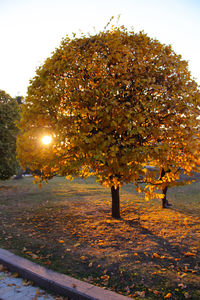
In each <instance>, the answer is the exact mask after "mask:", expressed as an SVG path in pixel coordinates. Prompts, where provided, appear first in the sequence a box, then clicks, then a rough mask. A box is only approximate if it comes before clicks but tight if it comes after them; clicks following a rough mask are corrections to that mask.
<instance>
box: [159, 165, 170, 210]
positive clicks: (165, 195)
mask: <svg viewBox="0 0 200 300" xmlns="http://www.w3.org/2000/svg"><path fill="white" fill-rule="evenodd" d="M166 172H170V170H168V171H165V170H164V169H163V168H162V169H161V172H160V178H159V180H162V177H164V176H165V174H166ZM167 190H168V185H166V186H164V187H162V193H163V194H164V197H163V198H162V208H168V207H169V206H172V204H170V203H169V202H168V200H167Z"/></svg>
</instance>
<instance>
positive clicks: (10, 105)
mask: <svg viewBox="0 0 200 300" xmlns="http://www.w3.org/2000/svg"><path fill="white" fill-rule="evenodd" d="M18 119H19V109H18V104H17V101H16V100H15V99H13V98H12V97H11V96H10V95H8V94H6V92H4V91H2V90H0V179H1V180H6V179H9V178H10V177H11V176H12V175H14V174H15V172H16V168H17V165H18V164H17V160H16V137H17V132H18V129H17V126H16V121H17V120H18Z"/></svg>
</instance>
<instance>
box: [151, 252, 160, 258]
mask: <svg viewBox="0 0 200 300" xmlns="http://www.w3.org/2000/svg"><path fill="white" fill-rule="evenodd" d="M152 257H155V258H160V255H159V254H158V253H154V254H153V255H152Z"/></svg>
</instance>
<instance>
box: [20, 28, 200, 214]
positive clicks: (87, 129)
mask: <svg viewBox="0 0 200 300" xmlns="http://www.w3.org/2000/svg"><path fill="white" fill-rule="evenodd" d="M199 114H200V93H199V89H198V86H197V84H196V82H195V81H194V80H192V78H191V76H190V72H189V71H188V66H187V62H185V61H184V60H182V58H181V56H180V55H176V54H175V53H174V51H173V50H172V49H171V47H170V46H165V45H162V44H161V43H159V42H158V41H157V40H154V39H151V38H149V37H148V36H147V35H146V34H144V33H143V32H140V33H134V32H129V31H127V30H126V29H124V28H112V29H111V30H106V31H104V32H100V33H98V34H97V35H95V36H89V37H85V36H82V37H80V38H74V39H70V38H69V37H66V38H65V39H64V40H63V41H62V43H61V45H60V47H59V48H58V49H56V50H55V52H54V53H53V55H52V56H51V57H50V58H48V59H47V60H46V62H45V63H44V65H43V66H41V67H40V68H39V69H38V70H37V72H36V76H35V77H34V78H33V80H32V81H31V84H30V86H29V89H28V96H27V98H26V103H25V104H24V105H23V114H22V119H21V122H20V124H19V126H20V129H21V134H20V136H19V138H18V152H19V157H20V159H21V162H22V164H23V165H24V167H27V166H28V167H30V168H31V169H32V170H35V169H40V170H41V172H42V176H41V179H42V180H43V179H45V178H50V177H51V176H53V174H54V173H57V174H61V175H65V176H67V178H68V177H69V176H71V175H72V176H82V177H87V176H89V175H91V174H92V175H95V176H96V178H97V180H98V181H100V182H101V183H102V184H104V185H106V186H108V187H110V188H111V192H112V216H113V217H115V218H119V217H120V207H119V189H120V187H121V186H122V185H123V184H124V183H129V182H133V183H135V184H138V179H139V178H143V182H148V183H150V184H149V185H146V186H145V193H146V197H151V195H152V193H153V191H154V190H155V189H158V188H160V187H161V188H162V187H164V186H166V185H169V184H172V183H174V182H176V179H177V178H178V176H179V171H178V170H179V169H180V168H182V169H183V170H184V171H185V172H186V173H188V174H190V172H192V171H197V170H198V164H199V148H200V147H199V131H198V130H199V125H200V120H199V119H198V116H199ZM46 134H48V135H51V136H52V142H51V144H49V145H48V146H45V147H44V145H42V144H41V142H40V139H41V137H42V136H43V135H46ZM147 165H152V166H155V167H159V168H163V169H164V170H170V171H169V172H166V173H165V175H164V176H163V177H162V178H160V179H157V177H156V176H155V174H154V172H152V171H150V170H149V169H148V168H146V166H147ZM138 190H140V188H139V189H138ZM155 195H156V197H160V198H162V197H163V195H162V194H159V193H156V194H154V196H155Z"/></svg>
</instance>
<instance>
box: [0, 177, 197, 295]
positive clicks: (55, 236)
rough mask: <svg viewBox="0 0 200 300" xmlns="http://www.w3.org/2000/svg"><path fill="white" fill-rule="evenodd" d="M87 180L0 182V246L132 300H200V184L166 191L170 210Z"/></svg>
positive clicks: (129, 191)
mask: <svg viewBox="0 0 200 300" xmlns="http://www.w3.org/2000/svg"><path fill="white" fill-rule="evenodd" d="M120 196H121V216H122V218H121V219H120V220H114V219H112V218H111V196H110V190H109V189H106V188H104V187H102V186H101V185H98V184H97V183H96V182H95V179H94V178H89V179H87V180H81V179H75V180H74V181H72V182H68V181H66V180H65V179H64V178H62V177H55V178H54V179H53V180H51V181H49V183H48V184H45V185H44V186H43V188H42V189H39V188H38V186H37V185H33V184H32V178H24V179H23V180H10V181H7V182H2V181H0V247H1V248H5V249H8V250H10V251H12V252H14V253H16V254H18V255H21V256H23V257H26V258H28V259H30V260H33V261H34V262H36V263H39V264H42V265H45V266H46V267H48V268H51V269H54V270H56V271H58V272H62V273H65V274H68V275H71V276H74V277H76V278H78V279H81V280H85V281H87V282H90V283H92V284H95V285H98V286H103V287H106V288H108V289H112V290H114V291H116V292H118V293H122V294H124V295H128V296H130V297H133V298H135V299H142V298H143V299H164V297H165V299H189V298H190V299H200V252H199V250H200V182H196V183H192V184H191V185H187V186H184V187H176V188H171V189H170V190H169V193H168V199H169V200H170V202H171V203H172V204H173V206H172V208H170V209H165V210H163V209H162V208H161V203H160V202H159V201H158V200H151V201H148V202H146V201H145V200H144V198H143V195H142V194H137V193H136V192H135V191H134V187H133V186H132V185H127V186H125V187H124V188H123V189H122V191H121V195H120Z"/></svg>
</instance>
